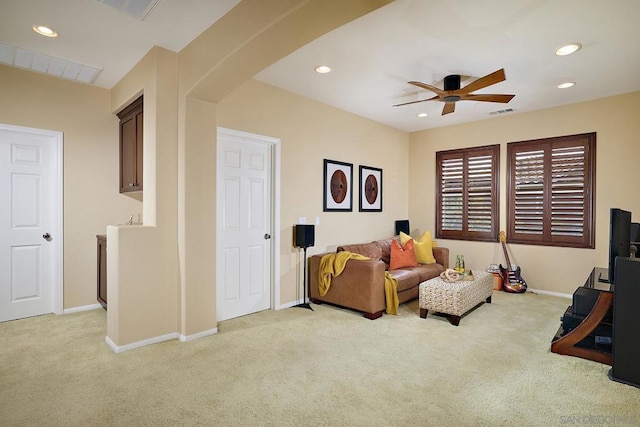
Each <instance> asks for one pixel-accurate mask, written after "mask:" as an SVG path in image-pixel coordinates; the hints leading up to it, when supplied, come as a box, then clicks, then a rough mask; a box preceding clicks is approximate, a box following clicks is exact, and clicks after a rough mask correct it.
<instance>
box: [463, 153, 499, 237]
mask: <svg viewBox="0 0 640 427" xmlns="http://www.w3.org/2000/svg"><path fill="white" fill-rule="evenodd" d="M493 169H494V168H493V159H492V157H491V156H490V155H484V156H469V163H468V175H467V189H468V199H467V213H468V214H467V215H468V216H467V224H468V226H469V231H473V232H479V233H490V232H491V226H492V224H493V223H492V211H491V210H492V195H493Z"/></svg>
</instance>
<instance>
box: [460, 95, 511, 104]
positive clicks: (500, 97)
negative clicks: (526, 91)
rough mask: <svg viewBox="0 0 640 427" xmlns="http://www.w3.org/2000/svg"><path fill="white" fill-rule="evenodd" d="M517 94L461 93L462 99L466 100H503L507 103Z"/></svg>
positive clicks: (502, 101)
mask: <svg viewBox="0 0 640 427" xmlns="http://www.w3.org/2000/svg"><path fill="white" fill-rule="evenodd" d="M514 96H515V95H489V94H487V95H474V94H472V93H469V94H466V95H460V99H461V100H464V101H481V102H501V103H503V104H506V103H507V102H509V101H511V99H513V97H514Z"/></svg>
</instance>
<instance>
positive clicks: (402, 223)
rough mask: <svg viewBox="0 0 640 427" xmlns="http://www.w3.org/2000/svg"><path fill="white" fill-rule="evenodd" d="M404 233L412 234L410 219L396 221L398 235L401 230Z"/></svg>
mask: <svg viewBox="0 0 640 427" xmlns="http://www.w3.org/2000/svg"><path fill="white" fill-rule="evenodd" d="M401 231H402V232H403V233H404V234H411V233H410V231H409V220H408V219H399V220H397V221H396V235H398V234H400V232H401Z"/></svg>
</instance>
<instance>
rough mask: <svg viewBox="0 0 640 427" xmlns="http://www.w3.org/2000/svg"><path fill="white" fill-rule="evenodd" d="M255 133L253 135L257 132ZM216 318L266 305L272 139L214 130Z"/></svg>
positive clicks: (269, 292) (258, 308)
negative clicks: (215, 131)
mask: <svg viewBox="0 0 640 427" xmlns="http://www.w3.org/2000/svg"><path fill="white" fill-rule="evenodd" d="M256 137H257V136H256ZM217 155H218V161H217V167H218V172H217V177H218V178H217V179H218V184H217V198H216V199H217V206H218V207H217V233H216V235H217V268H216V271H217V274H216V283H217V285H216V313H217V316H216V317H217V319H218V321H221V320H226V319H231V318H234V317H238V316H243V315H246V314H250V313H255V312H257V311H262V310H266V309H268V308H270V307H271V252H272V240H271V213H272V203H271V194H272V191H271V173H272V159H273V156H272V147H271V144H268V143H265V142H263V141H260V140H259V138H254V137H252V136H251V134H243V133H240V132H235V131H228V130H227V131H223V130H219V131H218V150H217Z"/></svg>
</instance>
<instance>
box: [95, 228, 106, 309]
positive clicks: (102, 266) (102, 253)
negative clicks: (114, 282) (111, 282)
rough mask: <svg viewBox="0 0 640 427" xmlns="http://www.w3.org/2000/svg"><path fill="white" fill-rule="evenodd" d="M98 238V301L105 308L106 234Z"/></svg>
mask: <svg viewBox="0 0 640 427" xmlns="http://www.w3.org/2000/svg"><path fill="white" fill-rule="evenodd" d="M96 237H97V238H98V302H99V303H100V304H101V305H102V306H103V307H104V309H105V310H106V309H107V236H105V235H99V236H96Z"/></svg>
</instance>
